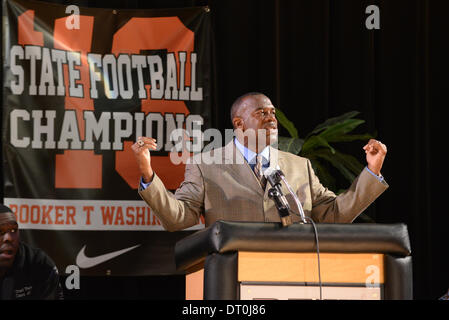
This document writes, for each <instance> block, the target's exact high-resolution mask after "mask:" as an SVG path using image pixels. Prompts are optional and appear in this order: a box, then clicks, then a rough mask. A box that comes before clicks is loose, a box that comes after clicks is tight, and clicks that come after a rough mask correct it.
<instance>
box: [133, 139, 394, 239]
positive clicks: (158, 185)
mask: <svg viewBox="0 0 449 320" xmlns="http://www.w3.org/2000/svg"><path fill="white" fill-rule="evenodd" d="M278 165H279V167H280V168H281V169H282V171H283V172H284V174H285V177H286V178H287V181H288V183H289V184H290V186H291V187H292V189H293V190H295V192H296V194H297V195H298V198H299V200H300V202H301V204H302V205H303V208H304V212H305V214H306V216H309V217H311V218H312V219H313V220H314V221H315V222H326V223H350V222H352V221H353V220H354V219H355V218H356V217H357V216H358V215H359V214H360V213H361V212H362V211H363V210H365V209H366V208H367V207H368V206H369V205H370V204H371V203H372V202H373V201H374V200H375V199H376V198H377V197H378V196H379V195H380V194H382V193H383V192H384V191H385V190H386V189H387V188H388V184H387V183H385V182H380V181H379V180H378V179H377V178H376V177H374V176H373V175H372V174H371V173H369V172H368V171H367V170H366V169H364V170H363V171H362V172H361V173H360V175H359V176H358V177H357V178H356V180H355V181H354V182H353V183H352V185H351V186H350V188H349V189H348V190H347V191H346V192H344V193H342V194H340V195H338V196H336V195H335V194H334V193H333V192H332V191H330V190H328V189H327V188H325V187H323V186H322V185H321V183H320V182H319V180H318V177H317V176H316V175H315V173H314V171H313V169H312V166H311V163H310V160H308V159H306V158H302V157H299V156H296V155H293V154H291V153H287V152H282V151H279V150H276V149H274V148H272V147H270V167H272V168H276V166H278ZM283 188H284V190H283V193H284V195H286V196H287V200H288V201H289V203H290V207H291V209H292V210H293V211H295V212H298V210H297V209H296V204H295V202H294V200H293V198H292V197H291V196H290V195H288V190H287V189H286V188H285V186H283ZM268 189H269V186H267V187H266V189H265V190H263V189H262V187H261V186H260V184H259V181H258V180H257V178H256V176H255V174H254V173H253V171H252V170H251V167H250V166H249V164H248V163H247V162H246V161H245V160H244V158H243V155H242V154H241V153H240V151H238V149H236V147H235V144H234V143H233V142H230V143H228V144H227V145H226V146H225V147H223V148H220V149H216V150H213V151H210V152H207V153H202V154H198V155H196V156H194V157H192V158H190V160H189V163H187V164H186V170H185V176H184V181H183V182H182V183H181V185H180V187H179V188H178V189H177V190H176V192H175V194H173V193H171V192H170V191H168V190H167V189H166V188H165V186H164V184H163V183H162V181H161V180H160V178H159V177H158V176H157V175H156V174H155V175H154V177H153V181H152V183H151V184H150V186H148V187H147V188H146V189H145V190H141V189H139V194H140V196H141V197H142V199H143V200H145V202H146V203H147V204H148V205H149V206H150V207H151V209H152V210H153V212H154V213H155V214H156V215H157V217H158V218H159V220H160V221H161V223H162V225H163V226H164V228H165V229H166V230H168V231H177V230H182V229H185V228H188V227H190V226H193V225H195V224H197V223H198V221H199V217H200V215H204V217H205V222H206V227H207V226H209V225H211V224H212V223H213V222H215V221H217V220H227V221H257V222H262V221H266V222H280V218H279V214H278V212H277V209H276V207H275V204H274V201H273V200H272V199H270V198H269V197H268ZM292 218H293V221H295V222H297V221H300V219H299V217H298V216H296V215H293V216H292Z"/></svg>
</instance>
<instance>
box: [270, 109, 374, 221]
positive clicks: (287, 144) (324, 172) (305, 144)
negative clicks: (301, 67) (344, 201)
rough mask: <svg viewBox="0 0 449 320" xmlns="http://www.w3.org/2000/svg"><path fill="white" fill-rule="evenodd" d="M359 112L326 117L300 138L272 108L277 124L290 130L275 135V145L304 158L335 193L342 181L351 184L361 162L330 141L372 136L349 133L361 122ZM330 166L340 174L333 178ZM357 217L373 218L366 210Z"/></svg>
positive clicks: (285, 118) (360, 166)
mask: <svg viewBox="0 0 449 320" xmlns="http://www.w3.org/2000/svg"><path fill="white" fill-rule="evenodd" d="M359 113H360V112H358V111H350V112H347V113H345V114H342V115H340V116H338V117H334V118H329V119H327V120H326V121H325V122H323V123H321V124H319V125H318V126H316V127H315V128H314V129H313V130H312V131H311V132H310V133H309V134H307V136H305V137H304V138H300V137H299V134H298V130H297V129H296V127H295V125H294V124H293V123H292V122H291V121H290V120H289V119H288V118H287V117H286V115H285V114H284V113H283V112H282V111H281V110H279V109H276V118H277V120H278V122H279V124H280V125H281V126H282V127H284V128H285V129H286V130H287V131H288V133H289V134H290V137H282V136H280V137H279V140H278V148H279V150H282V151H287V152H291V153H293V154H296V155H299V156H301V157H305V158H308V159H309V160H310V161H311V163H312V167H313V169H314V170H315V173H316V175H317V176H318V178H319V179H320V181H321V183H322V184H323V185H324V186H325V187H327V188H329V189H330V190H332V191H334V192H335V193H336V194H339V193H341V192H342V191H344V190H345V189H346V187H345V186H344V184H345V183H344V181H345V180H346V183H349V184H351V183H352V182H353V181H354V179H355V178H356V177H357V176H358V175H359V174H360V172H361V171H362V170H363V168H364V167H365V166H364V165H362V164H361V163H360V161H359V160H357V158H355V157H354V156H352V155H350V154H347V153H343V152H341V151H339V150H337V149H336V148H335V145H333V144H335V143H342V142H351V141H356V140H362V141H368V140H369V139H371V138H374V136H375V135H371V134H369V133H364V134H352V133H351V132H352V131H353V130H354V129H355V128H357V127H358V126H360V125H361V124H363V123H364V122H365V121H364V120H362V119H357V118H355V116H357V115H358V114H359ZM331 168H334V169H336V172H338V173H339V174H340V175H341V177H342V178H341V179H337V178H336V177H335V176H334V175H333V174H331V170H332V169H331ZM333 171H334V172H335V170H333ZM342 181H343V182H342ZM360 218H361V219H362V220H364V221H368V222H373V219H372V218H370V217H369V216H368V215H366V214H362V215H361V216H360Z"/></svg>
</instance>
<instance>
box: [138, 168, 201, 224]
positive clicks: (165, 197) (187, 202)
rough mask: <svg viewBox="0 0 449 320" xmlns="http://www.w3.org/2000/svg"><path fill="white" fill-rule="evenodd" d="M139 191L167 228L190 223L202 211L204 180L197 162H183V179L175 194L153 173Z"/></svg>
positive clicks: (194, 220) (193, 222) (194, 222)
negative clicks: (149, 183)
mask: <svg viewBox="0 0 449 320" xmlns="http://www.w3.org/2000/svg"><path fill="white" fill-rule="evenodd" d="M139 194H140V196H141V197H142V199H143V200H145V202H146V203H147V204H148V205H149V206H150V208H151V210H153V213H154V214H156V216H157V217H158V218H159V220H160V221H161V223H162V226H163V227H164V228H165V229H166V230H167V231H178V230H182V229H186V228H188V227H191V226H194V225H196V224H197V223H198V220H199V218H200V216H201V214H203V213H204V183H203V177H202V174H201V171H200V169H199V167H198V165H196V164H194V163H187V165H186V171H185V176H184V181H183V182H182V183H181V185H180V187H179V188H178V189H177V190H176V192H175V194H173V193H171V192H170V191H168V190H167V189H166V188H165V186H164V184H163V182H162V181H161V179H160V178H159V177H158V176H157V175H156V174H155V175H154V178H153V181H152V182H151V185H149V186H148V187H147V188H146V189H145V190H142V189H139Z"/></svg>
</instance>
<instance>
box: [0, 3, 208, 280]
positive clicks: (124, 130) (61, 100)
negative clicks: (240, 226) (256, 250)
mask: <svg viewBox="0 0 449 320" xmlns="http://www.w3.org/2000/svg"><path fill="white" fill-rule="evenodd" d="M3 14H4V16H5V17H6V19H5V18H4V20H3V28H4V36H3V48H4V70H3V71H4V73H3V75H4V80H3V81H4V82H3V83H4V88H3V112H2V116H3V118H2V119H3V123H2V125H3V127H2V130H3V131H2V138H3V143H2V145H3V164H4V166H3V170H4V172H3V174H4V203H5V204H6V205H8V206H9V207H10V208H11V209H12V210H13V212H14V213H15V214H16V216H17V220H18V222H19V225H20V228H21V235H22V239H24V240H25V241H27V242H28V243H30V244H32V245H33V244H34V245H35V246H38V247H41V248H43V249H44V250H45V251H47V253H48V254H49V255H50V256H51V257H52V258H53V259H54V260H55V262H56V264H57V265H58V267H59V268H60V269H61V270H65V268H66V266H67V265H78V266H79V267H80V268H81V272H82V274H87V275H105V274H110V275H150V274H170V273H174V272H175V269H174V263H173V262H174V260H173V245H174V243H175V242H176V241H177V240H178V239H180V238H182V237H184V236H185V235H187V234H189V233H190V232H189V231H187V232H177V233H167V232H165V231H163V228H162V227H161V225H160V222H159V221H158V219H157V218H156V216H155V215H154V214H153V212H152V211H151V209H150V208H149V207H148V206H147V205H146V204H145V203H144V202H143V201H142V200H141V199H140V197H139V196H138V194H137V187H138V183H139V171H138V167H137V164H136V162H135V160H134V156H133V154H132V150H131V148H130V147H131V145H132V144H133V143H134V142H135V140H136V139H137V137H139V136H152V137H154V138H156V139H157V141H158V150H157V151H155V152H152V165H153V167H154V170H155V171H156V172H157V173H158V176H160V177H161V178H162V180H163V182H164V184H165V186H166V187H167V188H168V189H170V190H174V189H176V188H177V187H178V186H179V184H180V182H181V181H182V180H183V177H184V168H185V166H184V164H183V162H182V161H181V162H173V161H172V159H173V156H175V157H174V158H176V157H182V156H183V154H184V153H183V152H182V151H183V150H180V149H179V148H177V146H176V144H175V143H174V142H173V141H172V140H171V134H172V133H173V132H174V131H175V130H176V129H185V130H186V131H187V132H192V130H204V129H207V128H210V127H211V114H212V111H213V110H212V108H213V103H212V94H211V92H212V86H213V83H212V82H211V81H212V76H211V74H212V67H211V64H212V49H211V26H210V13H209V8H208V7H197V8H185V9H164V10H160V9H158V10H113V9H97V8H83V7H77V6H74V5H68V6H62V5H55V4H49V3H43V2H33V1H22V0H17V1H16V0H6V1H3ZM203 226H204V225H203V224H202V223H200V224H199V225H197V226H196V227H194V228H193V229H198V228H202V227H203Z"/></svg>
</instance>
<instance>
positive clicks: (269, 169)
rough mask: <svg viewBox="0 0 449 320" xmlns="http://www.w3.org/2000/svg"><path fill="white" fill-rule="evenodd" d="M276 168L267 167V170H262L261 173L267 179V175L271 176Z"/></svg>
mask: <svg viewBox="0 0 449 320" xmlns="http://www.w3.org/2000/svg"><path fill="white" fill-rule="evenodd" d="M276 171H277V169H274V168H267V170H265V171H264V173H263V175H264V177H265V178H267V179H268V177H269V176H271V175H272V174H273V173H275V172H276Z"/></svg>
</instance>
